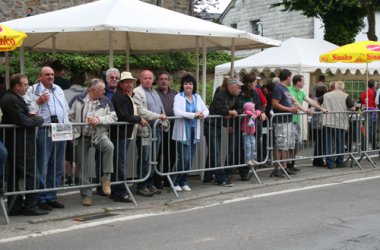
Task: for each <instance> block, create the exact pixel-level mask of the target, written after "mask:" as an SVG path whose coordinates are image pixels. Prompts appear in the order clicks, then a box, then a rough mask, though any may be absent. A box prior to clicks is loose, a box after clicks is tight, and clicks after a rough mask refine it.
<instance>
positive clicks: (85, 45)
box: [4, 0, 280, 53]
mask: <svg viewBox="0 0 380 250" xmlns="http://www.w3.org/2000/svg"><path fill="white" fill-rule="evenodd" d="M4 24H5V25H7V26H8V27H11V28H13V29H15V30H20V31H24V32H25V33H27V35H28V38H27V39H26V40H25V42H24V47H29V48H33V49H39V50H51V49H52V48H53V43H52V41H51V39H50V38H52V37H53V36H55V43H56V49H57V50H58V51H81V52H93V51H108V48H109V44H110V43H109V39H110V38H109V33H110V31H111V32H112V40H113V43H112V46H113V50H115V51H125V50H126V49H128V47H129V49H130V51H131V52H136V53H137V52H154V51H171V50H173V51H178V50H190V49H194V48H195V47H196V38H197V37H205V38H206V46H207V47H208V48H212V49H230V48H231V44H232V38H235V46H236V49H250V48H261V47H271V46H279V45H280V41H277V40H273V39H269V38H265V37H261V36H257V35H253V34H251V33H248V32H245V31H241V30H237V29H233V28H229V27H226V26H223V25H219V24H215V23H212V22H209V21H204V20H201V19H198V18H195V17H191V16H188V15H185V14H181V13H178V12H175V11H171V10H168V9H165V8H161V7H158V6H155V5H152V4H148V3H144V2H141V1H138V0H99V1H95V2H91V3H87V4H83V5H79V6H75V7H71V8H67V9H62V10H58V11H53V12H48V13H44V14H40V15H35V16H31V17H25V18H20V19H15V20H11V21H7V22H4ZM127 44H129V46H128V45H127ZM200 45H201V44H200Z"/></svg>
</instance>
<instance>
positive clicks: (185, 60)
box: [0, 51, 231, 81]
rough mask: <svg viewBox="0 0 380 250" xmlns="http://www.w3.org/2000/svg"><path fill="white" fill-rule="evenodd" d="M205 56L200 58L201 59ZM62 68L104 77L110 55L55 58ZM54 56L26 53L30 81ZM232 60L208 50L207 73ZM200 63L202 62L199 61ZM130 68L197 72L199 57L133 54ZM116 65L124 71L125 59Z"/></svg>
mask: <svg viewBox="0 0 380 250" xmlns="http://www.w3.org/2000/svg"><path fill="white" fill-rule="evenodd" d="M201 57H202V55H200V58H201ZM56 59H58V60H60V61H61V62H62V64H63V65H65V66H66V67H67V69H68V70H69V71H71V72H74V71H85V72H87V73H90V74H91V75H93V76H97V77H103V73H104V71H105V70H106V69H107V68H108V56H106V55H85V54H79V55H78V54H65V53H60V54H57V55H56ZM53 60H54V59H53V56H52V55H51V54H49V53H44V52H25V68H26V71H25V73H26V75H27V76H28V77H29V79H30V81H34V80H35V79H37V76H38V72H39V69H40V67H41V66H43V65H48V64H49V63H50V62H51V61H53ZM229 61H231V56H230V55H229V54H226V53H224V52H221V51H209V52H208V53H207V72H208V73H213V72H214V68H215V66H216V65H219V64H222V63H226V62H229ZM200 63H202V60H201V59H200ZM129 64H130V68H133V69H143V68H146V69H151V70H154V71H159V70H167V71H169V72H175V71H179V70H186V71H189V72H195V68H196V56H195V53H190V52H179V53H163V54H154V55H131V56H130V63H129ZM114 66H115V67H116V68H118V69H120V70H124V69H125V56H124V55H116V56H115V57H114ZM4 72H5V69H4V67H3V66H2V65H0V75H4ZM18 72H20V63H19V57H18V52H17V51H16V52H12V53H11V60H10V73H11V74H14V73H18Z"/></svg>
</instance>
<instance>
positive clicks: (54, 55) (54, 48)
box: [52, 36, 57, 59]
mask: <svg viewBox="0 0 380 250" xmlns="http://www.w3.org/2000/svg"><path fill="white" fill-rule="evenodd" d="M52 42H53V59H56V54H57V48H56V36H53V40H52Z"/></svg>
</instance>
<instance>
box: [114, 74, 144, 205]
mask: <svg viewBox="0 0 380 250" xmlns="http://www.w3.org/2000/svg"><path fill="white" fill-rule="evenodd" d="M135 81H136V78H134V77H133V76H132V74H131V73H130V72H123V73H121V78H120V81H119V84H118V86H117V88H116V92H115V94H114V95H113V97H112V104H113V106H114V108H115V112H116V115H117V117H118V120H117V121H118V122H128V123H129V124H128V125H117V126H112V127H111V140H112V143H113V145H114V148H115V150H116V151H115V153H114V155H113V162H114V163H113V166H114V171H113V174H112V177H111V178H112V181H125V180H126V179H127V165H126V161H125V160H126V155H127V153H128V145H129V140H131V139H133V137H134V136H136V133H135V130H136V129H135V124H137V123H140V124H141V125H144V126H146V125H148V122H147V121H145V120H144V119H143V118H141V117H140V116H138V115H137V111H136V110H135V107H134V105H133V100H132V97H133V88H134V86H133V85H134V82H135ZM129 162H131V161H129ZM111 194H112V198H113V200H114V201H116V202H131V200H130V197H129V196H128V194H127V190H126V188H125V185H124V184H119V185H113V186H111Z"/></svg>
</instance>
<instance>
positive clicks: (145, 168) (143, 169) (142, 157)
mask: <svg viewBox="0 0 380 250" xmlns="http://www.w3.org/2000/svg"><path fill="white" fill-rule="evenodd" d="M156 136H157V141H156V150H157V151H156V157H157V156H158V152H159V151H160V150H159V149H160V145H161V128H159V127H157V128H156ZM153 143H154V142H153ZM136 145H137V153H138V155H139V156H138V158H137V168H138V169H140V171H139V172H138V176H139V178H140V179H143V178H144V177H146V176H147V175H148V172H149V167H150V166H149V159H150V157H149V156H150V155H152V154H153V152H151V151H150V146H145V145H142V137H141V136H138V137H137V140H136ZM152 151H153V145H152ZM153 173H154V171H153V168H152V171H151V173H150V175H149V177H148V179H146V180H145V181H143V182H140V183H137V189H139V190H141V189H144V188H146V187H151V186H153V178H152V176H153Z"/></svg>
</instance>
